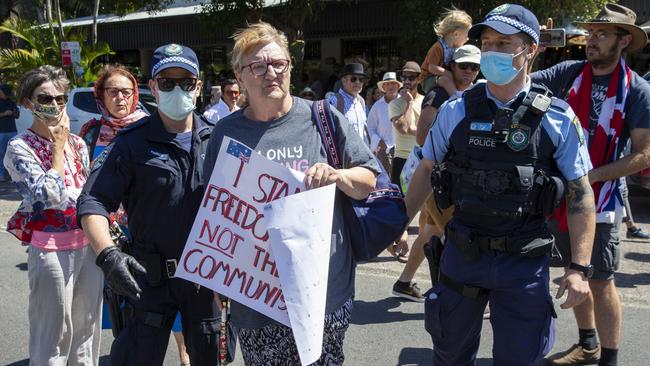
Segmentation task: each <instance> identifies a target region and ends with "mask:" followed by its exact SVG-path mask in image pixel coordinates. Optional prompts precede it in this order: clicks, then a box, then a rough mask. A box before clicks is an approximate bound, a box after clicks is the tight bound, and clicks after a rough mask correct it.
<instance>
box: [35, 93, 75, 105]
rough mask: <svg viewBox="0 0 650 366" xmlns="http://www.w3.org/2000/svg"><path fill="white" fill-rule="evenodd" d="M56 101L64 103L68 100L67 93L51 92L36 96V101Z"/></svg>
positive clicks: (42, 102)
mask: <svg viewBox="0 0 650 366" xmlns="http://www.w3.org/2000/svg"><path fill="white" fill-rule="evenodd" d="M53 100H54V101H56V104H58V105H64V104H66V103H67V102H68V95H67V94H60V95H49V94H39V95H37V96H36V101H37V102H38V104H52V101H53Z"/></svg>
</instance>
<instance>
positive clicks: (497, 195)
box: [444, 84, 564, 235]
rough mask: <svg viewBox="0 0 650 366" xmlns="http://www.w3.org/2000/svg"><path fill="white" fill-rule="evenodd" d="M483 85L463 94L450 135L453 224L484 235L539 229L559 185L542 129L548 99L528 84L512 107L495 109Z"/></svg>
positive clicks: (549, 143) (545, 93)
mask: <svg viewBox="0 0 650 366" xmlns="http://www.w3.org/2000/svg"><path fill="white" fill-rule="evenodd" d="M486 85H487V84H479V85H477V86H476V87H474V88H472V89H470V90H468V91H467V92H466V93H465V94H464V96H463V100H464V103H465V118H463V120H462V121H461V122H460V123H459V124H458V126H457V127H456V128H455V129H454V131H453V132H452V135H451V137H450V144H449V145H450V148H449V152H448V154H447V157H446V161H445V163H444V164H445V166H446V170H447V172H448V173H447V174H448V175H449V178H448V179H449V195H448V197H449V198H450V202H449V203H453V204H454V205H455V212H454V222H456V223H459V224H462V225H463V226H467V227H469V228H473V229H475V230H477V231H478V232H481V233H486V234H489V235H498V234H509V233H512V232H513V231H516V232H517V233H522V232H527V231H528V232H531V233H532V232H536V231H537V232H539V231H540V230H541V229H543V228H544V227H545V226H544V222H545V217H544V215H546V214H550V213H551V212H552V211H553V210H554V208H555V206H557V204H558V203H559V200H560V199H561V196H562V194H563V187H564V185H563V183H562V182H561V181H560V180H559V178H557V177H558V176H559V175H560V174H559V171H558V168H557V165H556V163H555V160H554V158H553V153H554V151H555V146H554V144H553V142H552V140H551V139H550V137H549V136H548V134H547V132H546V131H545V130H544V128H543V127H542V117H543V116H544V114H545V113H546V111H547V110H548V108H549V107H550V105H551V101H552V99H551V98H550V96H549V95H548V94H549V93H548V91H547V90H546V89H545V88H541V87H537V86H533V87H531V91H530V92H529V93H527V94H526V95H525V96H520V97H519V98H518V99H517V100H516V101H515V102H514V103H513V104H512V106H511V109H510V108H504V109H498V108H497V107H496V105H495V104H494V102H492V101H490V100H489V99H488V98H487V95H486V89H485V88H486V87H487V86H486ZM558 190H559V191H561V192H558Z"/></svg>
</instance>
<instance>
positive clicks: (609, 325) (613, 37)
mask: <svg viewBox="0 0 650 366" xmlns="http://www.w3.org/2000/svg"><path fill="white" fill-rule="evenodd" d="M635 20H636V14H635V13H634V12H633V11H632V10H630V9H628V8H626V7H623V6H621V5H617V4H607V5H605V7H604V8H603V9H602V10H601V12H600V14H598V17H597V18H596V19H593V20H591V21H588V22H578V23H576V25H577V26H579V27H582V28H585V29H586V30H587V44H586V46H587V48H586V53H587V61H567V62H563V63H560V64H558V65H556V66H554V67H552V68H550V69H547V70H544V71H541V72H537V73H535V74H533V75H532V79H533V81H534V82H538V83H541V84H545V85H547V86H548V87H549V88H550V89H551V91H552V92H553V94H554V95H555V96H556V97H559V98H563V99H565V100H567V102H568V103H569V105H571V107H572V108H573V109H574V110H575V111H576V114H577V117H578V119H579V120H575V121H574V123H576V126H579V125H581V128H582V129H583V130H584V134H585V135H586V143H587V144H588V147H589V155H590V157H591V161H592V163H593V167H594V169H593V170H591V171H590V172H589V182H590V183H591V185H592V187H593V191H594V196H595V200H596V222H597V224H596V235H595V240H594V246H593V252H592V257H591V264H592V265H593V266H594V269H595V271H594V274H593V276H592V278H590V279H589V286H590V288H591V292H592V294H593V295H592V296H591V297H589V298H588V300H587V301H585V302H583V303H582V304H581V305H579V306H577V307H575V308H574V314H575V317H576V321H577V323H578V329H579V337H580V339H579V342H578V344H575V345H573V346H572V347H571V348H569V349H568V350H567V351H564V352H560V353H558V354H555V355H553V356H551V357H550V358H549V361H548V363H549V364H551V365H574V364H591V363H597V362H599V363H598V364H599V365H616V363H617V361H616V360H617V354H618V346H619V342H620V332H621V319H622V314H621V311H622V309H621V303H620V300H619V295H618V292H617V291H616V286H615V283H614V273H615V271H616V270H617V269H618V262H619V249H618V244H619V225H620V222H621V218H622V217H623V215H624V212H625V210H624V205H623V202H622V199H621V191H620V189H621V182H620V178H621V177H625V176H627V175H630V174H634V173H636V172H638V171H640V170H642V169H644V168H646V167H648V165H650V129H649V128H650V122H649V121H648V115H649V114H650V86H648V83H647V82H646V81H645V80H643V79H642V78H641V77H640V76H639V75H637V74H636V73H635V72H634V71H632V70H630V68H629V67H628V66H627V65H626V63H625V60H624V58H623V57H622V56H623V54H624V53H626V52H634V51H639V50H641V49H643V47H645V45H646V43H647V35H646V33H645V32H644V31H643V30H642V29H641V28H639V27H637V26H635V25H634V22H635ZM628 139H630V140H631V142H632V153H631V154H630V155H628V156H626V157H622V152H623V150H624V148H625V145H626V144H627V142H628ZM555 216H556V219H557V230H556V232H555V233H554V234H555V236H556V238H557V243H558V247H559V248H560V250H561V251H562V254H563V257H564V261H563V262H562V265H567V264H568V263H569V262H570V259H571V253H570V252H569V251H568V250H567V249H566V243H568V240H569V238H568V233H566V210H563V209H562V208H560V210H559V211H558V212H557V213H556V215H555ZM563 249H564V250H563ZM596 330H597V331H598V336H599V337H600V342H601V343H600V345H599V344H598V341H597V338H596ZM599 360H600V361H599Z"/></svg>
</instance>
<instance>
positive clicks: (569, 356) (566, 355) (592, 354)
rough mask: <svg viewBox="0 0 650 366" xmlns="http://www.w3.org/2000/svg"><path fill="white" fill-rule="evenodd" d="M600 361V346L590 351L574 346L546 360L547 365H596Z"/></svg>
mask: <svg viewBox="0 0 650 366" xmlns="http://www.w3.org/2000/svg"><path fill="white" fill-rule="evenodd" d="M598 360H600V345H598V346H596V348H594V349H592V350H588V349H584V348H582V346H580V345H578V344H574V345H573V346H571V348H569V349H568V350H566V351H564V352H559V353H556V354H554V355H553V356H551V357H549V358H547V359H546V364H547V365H596V364H598Z"/></svg>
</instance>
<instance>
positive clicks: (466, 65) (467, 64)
mask: <svg viewBox="0 0 650 366" xmlns="http://www.w3.org/2000/svg"><path fill="white" fill-rule="evenodd" d="M456 66H458V68H460V69H461V70H467V69H470V70H472V71H478V70H479V69H480V67H481V66H480V65H477V64H473V63H471V62H461V63H459V64H456Z"/></svg>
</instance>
